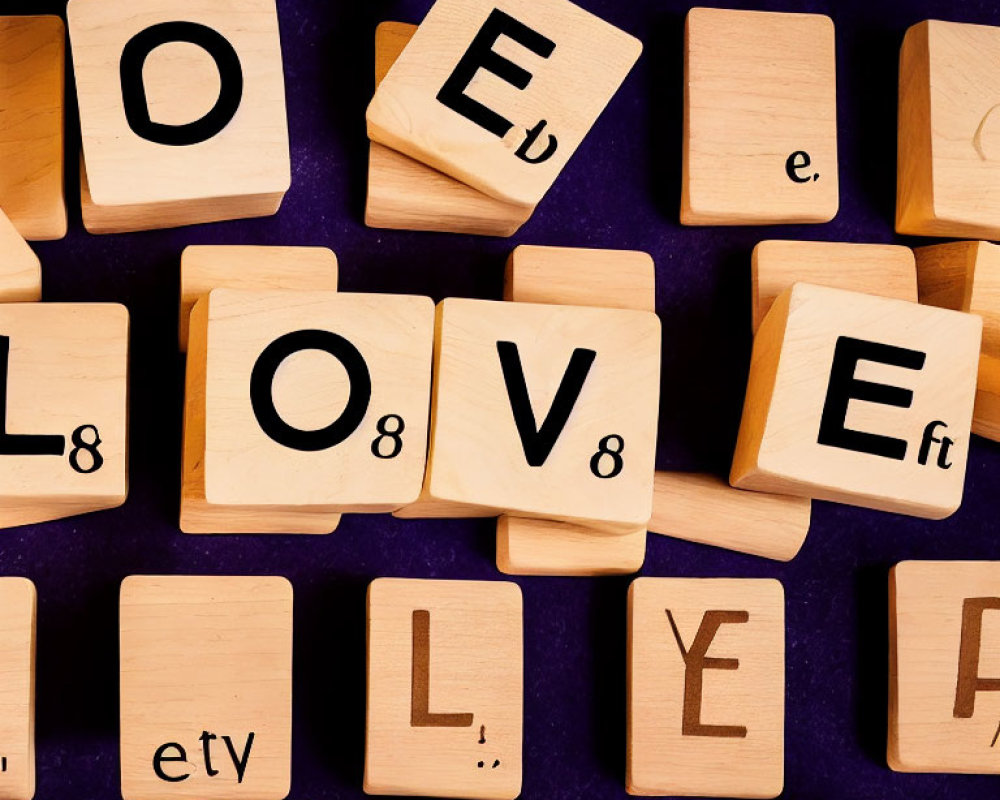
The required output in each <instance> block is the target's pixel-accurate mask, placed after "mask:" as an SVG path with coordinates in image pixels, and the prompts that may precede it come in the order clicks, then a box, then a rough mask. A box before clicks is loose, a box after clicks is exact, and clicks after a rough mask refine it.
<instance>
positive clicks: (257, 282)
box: [179, 245, 337, 352]
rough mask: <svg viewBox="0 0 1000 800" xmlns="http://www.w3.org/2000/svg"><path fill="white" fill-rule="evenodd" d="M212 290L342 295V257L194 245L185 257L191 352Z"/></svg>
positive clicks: (184, 316) (184, 300)
mask: <svg viewBox="0 0 1000 800" xmlns="http://www.w3.org/2000/svg"><path fill="white" fill-rule="evenodd" d="M212 289H255V290H262V291H263V290H268V289H291V290H294V291H300V292H309V291H318V292H335V291H337V255H336V253H334V252H333V250H330V249H329V248H328V247H253V246H245V245H190V246H188V247H186V248H184V252H183V253H182V254H181V306H180V314H179V317H180V329H179V342H180V349H181V352H186V351H187V340H188V324H189V322H190V319H191V309H192V308H194V304H195V303H196V302H197V301H198V300H200V299H201V298H202V297H205V296H206V295H207V294H208V293H209V292H211V291H212Z"/></svg>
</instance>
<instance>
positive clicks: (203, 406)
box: [181, 289, 434, 533]
mask: <svg viewBox="0 0 1000 800" xmlns="http://www.w3.org/2000/svg"><path fill="white" fill-rule="evenodd" d="M288 337H292V338H288ZM433 340H434V307H433V304H432V303H431V301H430V300H429V299H428V298H425V297H409V296H402V295H374V294H371V295H366V294H338V293H335V292H290V291H271V292H251V291H242V290H236V289H216V290H213V291H212V292H211V293H210V294H209V297H208V298H207V299H206V300H201V301H199V302H198V303H197V304H196V305H195V310H194V311H193V312H192V314H191V350H190V352H189V354H188V365H189V366H188V384H187V385H188V392H189V394H188V397H187V401H186V403H185V445H184V481H183V484H184V486H183V491H182V500H181V529H182V530H183V531H185V532H187V533H253V532H260V533H264V532H285V533H297V532H301V533H328V532H329V531H330V530H332V529H333V527H335V525H336V516H335V515H336V514H339V513H342V512H359V513H375V512H385V511H391V510H393V509H396V508H399V507H400V506H403V505H405V504H407V503H412V502H413V501H414V500H416V499H417V496H418V495H419V493H420V486H421V482H422V479H423V474H424V466H425V463H426V453H427V424H428V409H429V405H430V385H431V360H432V352H433ZM206 343H207V345H206ZM268 364H270V366H267V365H268ZM268 376H272V377H271V378H270V379H269V377H268ZM255 384H256V385H257V387H258V388H257V389H254V388H253V387H254V385H255ZM331 521H332V522H333V526H332V527H331V525H330V523H331Z"/></svg>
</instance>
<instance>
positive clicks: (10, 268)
mask: <svg viewBox="0 0 1000 800" xmlns="http://www.w3.org/2000/svg"><path fill="white" fill-rule="evenodd" d="M41 299H42V264H41V262H40V261H39V260H38V256H36V255H35V251H34V250H32V249H31V248H30V247H29V246H28V243H27V242H26V241H24V239H23V238H21V234H19V233H18V232H17V228H15V227H14V224H13V223H12V222H11V221H10V219H8V217H7V215H6V214H4V213H3V209H0V303H31V302H34V301H36V300H41Z"/></svg>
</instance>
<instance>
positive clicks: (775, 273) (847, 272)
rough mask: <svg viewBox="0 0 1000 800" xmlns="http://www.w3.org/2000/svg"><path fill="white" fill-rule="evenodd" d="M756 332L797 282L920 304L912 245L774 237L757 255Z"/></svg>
mask: <svg viewBox="0 0 1000 800" xmlns="http://www.w3.org/2000/svg"><path fill="white" fill-rule="evenodd" d="M751 279H752V284H753V285H752V287H751V291H752V293H753V294H752V297H753V330H754V333H756V332H757V328H759V327H760V323H761V322H763V321H764V316H765V315H766V314H767V312H768V311H769V310H770V309H771V306H772V305H773V304H774V301H775V300H776V299H777V297H778V295H780V294H781V293H782V292H783V291H785V290H786V289H790V288H791V287H792V285H793V284H795V283H799V282H802V283H814V284H816V285H818V286H831V287H833V288H835V289H847V290H848V291H851V292H864V293H865V294H875V295H879V296H880V297H896V298H898V299H900V300H910V301H912V302H914V303H915V302H916V301H917V266H916V261H915V260H914V257H913V251H912V250H911V249H910V248H909V247H901V246H899V245H891V244H854V243H852V242H794V241H782V240H778V239H772V240H769V241H765V242H761V243H760V244H758V245H757V246H756V247H755V248H754V251H753V259H752V266H751Z"/></svg>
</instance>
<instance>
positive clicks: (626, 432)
mask: <svg viewBox="0 0 1000 800" xmlns="http://www.w3.org/2000/svg"><path fill="white" fill-rule="evenodd" d="M437 331H438V339H437V344H436V347H435V371H434V381H435V392H434V401H433V415H432V431H431V451H430V456H429V467H428V469H429V472H428V477H427V480H426V483H425V489H426V492H425V494H426V496H427V497H428V498H429V499H432V500H436V501H445V502H449V503H461V504H464V505H475V506H481V507H483V508H485V509H492V510H493V511H494V513H500V512H507V513H511V514H513V515H515V516H522V517H538V518H545V519H555V520H561V521H567V522H576V523H580V524H584V525H591V526H595V527H601V528H604V529H608V530H619V531H621V532H623V533H624V532H627V531H631V530H635V528H637V527H639V526H645V524H646V522H647V520H648V519H649V516H650V513H651V504H652V480H653V469H654V461H655V443H656V426H657V414H658V405H659V400H658V398H659V387H660V322H659V319H658V318H657V317H656V315H655V314H652V313H649V312H643V311H625V310H620V309H604V308H582V307H570V306H553V305H536V304H531V303H497V302H489V301H484V300H465V299H454V298H453V299H448V300H445V301H444V302H443V303H442V304H440V305H439V306H438V325H437Z"/></svg>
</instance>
